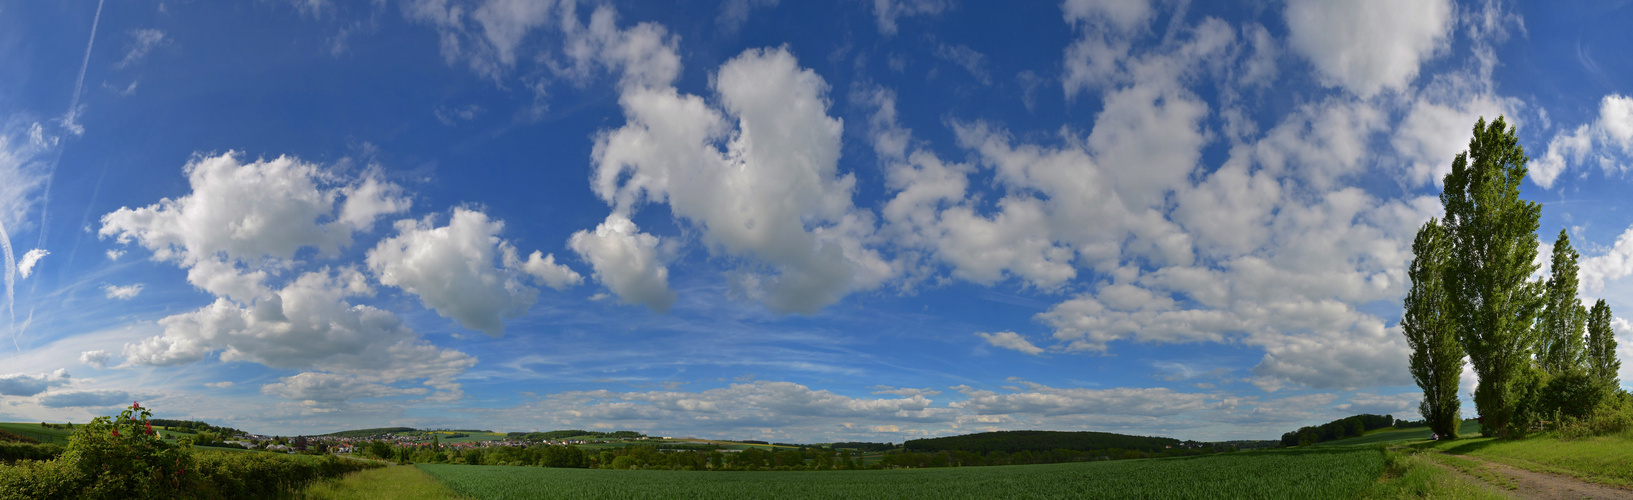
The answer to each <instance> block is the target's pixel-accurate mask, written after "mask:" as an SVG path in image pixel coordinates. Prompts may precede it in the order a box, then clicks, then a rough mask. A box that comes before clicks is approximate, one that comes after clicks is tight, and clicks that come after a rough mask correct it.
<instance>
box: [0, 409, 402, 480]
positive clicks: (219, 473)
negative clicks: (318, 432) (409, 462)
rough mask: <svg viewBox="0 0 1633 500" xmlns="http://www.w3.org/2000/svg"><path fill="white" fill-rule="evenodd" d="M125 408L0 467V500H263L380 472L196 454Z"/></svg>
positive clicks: (310, 460) (347, 463) (358, 466)
mask: <svg viewBox="0 0 1633 500" xmlns="http://www.w3.org/2000/svg"><path fill="white" fill-rule="evenodd" d="M150 416H152V412H151V411H150V410H148V409H147V408H143V407H142V406H141V405H140V404H136V403H132V404H131V405H130V407H129V408H127V409H126V410H125V411H123V412H121V413H120V414H119V415H118V416H117V417H98V418H97V419H96V420H93V421H91V423H89V424H86V425H84V426H81V427H79V428H78V429H77V430H76V431H75V432H74V434H73V436H71V437H70V438H69V444H68V447H67V448H66V449H65V450H64V451H63V452H62V453H61V455H60V456H56V457H55V458H53V459H50V460H42V459H25V460H18V461H16V463H15V464H13V465H0V500H11V499H14V498H15V499H25V498H26V499H57V498H76V499H77V498H89V499H102V498H110V499H111V498H120V499H124V498H144V499H145V498H167V499H168V498H264V497H273V496H279V495H283V494H287V493H291V492H294V491H296V490H298V489H300V488H301V487H304V486H305V485H306V484H307V483H310V482H312V481H315V480H318V479H324V478H330V477H336V476H340V475H342V474H345V473H347V472H353V471H358V470H363V469H369V468H374V467H379V466H380V464H376V463H373V462H365V461H359V460H341V459H339V458H336V457H334V456H333V455H325V456H323V457H321V458H320V457H289V456H283V455H273V454H265V453H221V452H202V451H200V452H195V451H194V450H193V448H192V445H191V443H190V442H187V441H186V440H183V442H182V443H179V444H178V443H169V442H166V441H165V440H163V439H161V438H160V437H159V434H158V433H157V432H155V431H154V430H153V426H152V424H151V423H150V422H149V421H148V418H149V417H150Z"/></svg>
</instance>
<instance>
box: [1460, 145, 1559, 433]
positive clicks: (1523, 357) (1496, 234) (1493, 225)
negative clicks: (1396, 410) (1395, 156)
mask: <svg viewBox="0 0 1633 500" xmlns="http://www.w3.org/2000/svg"><path fill="white" fill-rule="evenodd" d="M1528 161H1529V158H1527V157H1526V155H1525V148H1522V147H1520V144H1519V138H1518V137H1517V136H1516V135H1515V133H1514V128H1513V127H1510V126H1508V125H1507V123H1506V122H1505V121H1504V120H1503V118H1501V117H1499V118H1497V120H1496V121H1494V122H1492V123H1491V124H1490V126H1487V125H1486V121H1485V119H1484V118H1482V119H1480V121H1479V122H1477V123H1475V125H1474V137H1473V138H1471V139H1470V140H1469V148H1468V150H1467V151H1464V152H1462V153H1458V155H1457V157H1456V158H1455V159H1453V161H1452V171H1451V173H1449V174H1447V175H1446V177H1445V181H1444V185H1445V190H1444V191H1443V192H1441V195H1440V201H1441V204H1442V205H1443V206H1444V208H1445V214H1446V218H1445V220H1444V222H1443V225H1444V226H1445V227H1446V232H1447V233H1448V234H1449V235H1450V236H1451V240H1452V246H1453V248H1454V249H1455V250H1454V252H1453V255H1454V256H1455V257H1456V258H1454V259H1452V262H1451V265H1450V266H1448V270H1447V273H1446V278H1445V281H1446V285H1447V286H1446V288H1447V290H1448V292H1449V295H1450V296H1451V299H1452V300H1451V302H1452V311H1453V312H1454V314H1455V316H1456V318H1457V321H1456V324H1457V329H1458V337H1459V339H1460V340H1461V341H1462V344H1463V348H1464V350H1465V351H1467V352H1468V355H1469V360H1470V361H1472V364H1473V365H1474V371H1475V373H1477V374H1478V375H1479V376H1480V385H1479V386H1478V387H1476V388H1475V390H1474V404H1475V406H1476V407H1477V408H1478V409H1479V411H1480V416H1481V418H1482V422H1483V423H1484V424H1485V427H1486V429H1488V430H1490V431H1491V432H1494V433H1495V434H1497V435H1504V436H1506V435H1509V434H1512V433H1519V432H1524V430H1525V429H1527V428H1528V427H1529V425H1530V423H1531V422H1528V421H1526V420H1525V418H1524V417H1525V414H1524V412H1523V408H1522V405H1521V404H1520V402H1521V400H1522V399H1523V398H1524V397H1525V394H1524V393H1525V391H1526V389H1527V385H1526V384H1524V383H1523V382H1525V381H1526V378H1527V374H1526V372H1527V370H1528V369H1529V368H1530V367H1531V365H1532V361H1531V355H1532V350H1533V348H1534V347H1535V345H1536V334H1535V328H1534V324H1535V322H1536V318H1537V314H1538V312H1539V310H1540V309H1541V306H1542V302H1543V301H1542V299H1541V295H1542V294H1541V292H1542V285H1541V284H1540V283H1537V282H1533V281H1531V280H1530V277H1531V274H1532V273H1534V272H1535V271H1536V269H1537V265H1536V263H1535V260H1536V254H1537V234H1536V232H1537V227H1538V219H1539V218H1540V217H1541V215H1542V206H1541V205H1539V204H1537V203H1535V202H1531V201H1526V200H1523V199H1521V198H1520V182H1521V181H1522V180H1524V179H1525V174H1526V166H1525V165H1526V163H1527V162H1528ZM1516 417H1518V418H1516Z"/></svg>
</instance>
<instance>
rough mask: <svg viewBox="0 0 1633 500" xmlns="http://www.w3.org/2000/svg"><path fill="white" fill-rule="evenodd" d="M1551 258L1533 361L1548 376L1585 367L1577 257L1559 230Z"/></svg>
mask: <svg viewBox="0 0 1633 500" xmlns="http://www.w3.org/2000/svg"><path fill="white" fill-rule="evenodd" d="M1552 257H1553V259H1552V264H1551V268H1550V273H1549V274H1550V276H1549V277H1548V283H1547V285H1546V286H1547V292H1546V293H1545V294H1544V295H1543V306H1542V307H1543V309H1542V321H1541V322H1540V323H1539V324H1538V325H1537V326H1539V327H1540V328H1541V330H1542V331H1541V332H1539V336H1538V342H1537V361H1538V362H1539V363H1540V364H1541V365H1542V369H1543V370H1544V371H1547V372H1548V373H1549V374H1552V375H1556V376H1557V375H1563V374H1565V373H1568V372H1576V371H1582V369H1583V368H1585V367H1584V366H1583V365H1584V363H1583V362H1584V361H1585V359H1584V356H1585V355H1586V353H1585V348H1584V346H1583V344H1582V327H1583V324H1584V323H1586V322H1587V319H1588V310H1587V308H1585V307H1582V301H1581V299H1578V298H1577V297H1576V287H1577V283H1578V281H1577V278H1576V274H1577V269H1578V268H1577V264H1576V260H1577V258H1578V257H1579V255H1578V254H1577V253H1576V249H1575V248H1571V237H1570V236H1569V235H1567V234H1565V230H1564V229H1561V230H1559V239H1557V240H1555V241H1554V252H1553V256H1552Z"/></svg>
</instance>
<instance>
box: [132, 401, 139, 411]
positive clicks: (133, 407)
mask: <svg viewBox="0 0 1633 500" xmlns="http://www.w3.org/2000/svg"><path fill="white" fill-rule="evenodd" d="M130 407H131V409H133V410H140V409H142V403H139V402H136V401H132V402H131V403H130Z"/></svg>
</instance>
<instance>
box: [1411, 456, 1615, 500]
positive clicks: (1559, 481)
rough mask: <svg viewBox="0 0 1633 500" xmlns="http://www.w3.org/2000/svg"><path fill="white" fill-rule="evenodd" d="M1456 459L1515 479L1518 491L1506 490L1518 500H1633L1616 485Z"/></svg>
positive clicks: (1471, 477)
mask: <svg viewBox="0 0 1633 500" xmlns="http://www.w3.org/2000/svg"><path fill="white" fill-rule="evenodd" d="M1454 456H1456V457H1460V458H1464V459H1468V460H1473V461H1476V462H1480V464H1481V465H1483V466H1484V467H1485V468H1486V469H1487V470H1490V471H1491V472H1493V473H1496V474H1501V475H1503V476H1507V477H1509V478H1511V479H1513V480H1514V483H1515V484H1517V485H1518V486H1519V488H1518V489H1515V490H1507V491H1506V493H1508V494H1510V495H1513V496H1515V497H1517V498H1540V499H1549V500H1553V499H1561V500H1563V499H1572V500H1575V499H1582V498H1592V499H1600V498H1624V499H1625V498H1633V490H1625V489H1621V488H1617V487H1614V486H1606V485H1603V484H1597V483H1590V482H1587V481H1583V480H1580V479H1576V478H1574V477H1568V476H1559V475H1554V474H1547V473H1542V472H1533V471H1529V470H1525V469H1521V468H1518V467H1513V466H1509V465H1505V464H1502V463H1498V462H1493V461H1490V460H1485V459H1480V458H1475V457H1471V456H1468V455H1454ZM1443 467H1444V466H1443ZM1447 469H1448V470H1452V471H1454V472H1457V471H1456V469H1452V468H1450V467H1448V468H1447ZM1458 473H1459V474H1460V475H1463V477H1466V478H1468V479H1470V480H1474V481H1478V479H1475V478H1474V477H1473V476H1469V475H1466V474H1462V473H1461V472H1458ZM1494 486H1498V487H1499V488H1500V485H1494Z"/></svg>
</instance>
